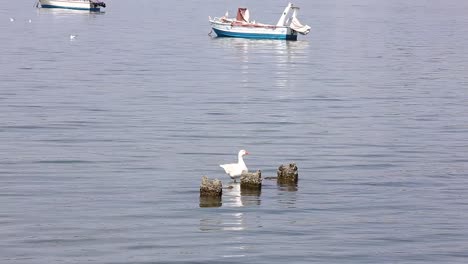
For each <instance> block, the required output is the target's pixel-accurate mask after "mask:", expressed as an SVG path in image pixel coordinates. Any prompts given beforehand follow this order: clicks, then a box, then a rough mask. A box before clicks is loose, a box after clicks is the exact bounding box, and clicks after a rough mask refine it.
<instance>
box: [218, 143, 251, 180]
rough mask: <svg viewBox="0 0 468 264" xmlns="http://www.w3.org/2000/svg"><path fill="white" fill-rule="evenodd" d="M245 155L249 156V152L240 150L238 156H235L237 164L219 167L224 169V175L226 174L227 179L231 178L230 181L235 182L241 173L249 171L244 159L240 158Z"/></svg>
mask: <svg viewBox="0 0 468 264" xmlns="http://www.w3.org/2000/svg"><path fill="white" fill-rule="evenodd" d="M245 155H249V152H247V151H246V150H243V149H241V150H240V151H239V154H238V155H237V158H238V161H237V163H230V164H222V165H219V166H220V167H221V168H223V169H224V171H225V172H226V174H228V175H229V177H231V179H233V180H234V182H235V181H236V179H237V178H239V177H240V176H241V174H242V173H243V172H248V171H249V169H247V166H246V165H245V162H244V159H243V158H242V157H243V156H245Z"/></svg>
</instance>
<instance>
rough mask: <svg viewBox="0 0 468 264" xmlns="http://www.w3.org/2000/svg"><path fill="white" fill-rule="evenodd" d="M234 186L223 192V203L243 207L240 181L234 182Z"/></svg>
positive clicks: (232, 184) (228, 205)
mask: <svg viewBox="0 0 468 264" xmlns="http://www.w3.org/2000/svg"><path fill="white" fill-rule="evenodd" d="M230 186H231V187H232V188H230V189H225V190H224V192H223V204H224V206H227V207H241V206H244V204H243V203H242V198H241V189H240V183H238V182H232V183H231V184H230Z"/></svg>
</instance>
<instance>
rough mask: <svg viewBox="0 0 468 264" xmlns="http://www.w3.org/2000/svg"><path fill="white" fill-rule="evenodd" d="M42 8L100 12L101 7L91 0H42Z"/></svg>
mask: <svg viewBox="0 0 468 264" xmlns="http://www.w3.org/2000/svg"><path fill="white" fill-rule="evenodd" d="M39 3H40V4H41V7H42V8H65V9H73V10H89V11H100V10H101V9H100V7H99V6H95V5H94V4H93V3H91V2H90V1H89V0H40V1H39Z"/></svg>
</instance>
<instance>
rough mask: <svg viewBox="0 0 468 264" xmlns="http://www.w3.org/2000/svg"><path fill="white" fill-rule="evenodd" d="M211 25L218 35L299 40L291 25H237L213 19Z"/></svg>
mask: <svg viewBox="0 0 468 264" xmlns="http://www.w3.org/2000/svg"><path fill="white" fill-rule="evenodd" d="M211 27H212V29H213V31H214V32H215V33H216V35H217V36H218V37H231V38H251V39H282V40H297V33H296V32H294V31H292V30H291V29H290V28H289V27H275V26H264V27H262V26H235V25H232V24H229V23H217V22H215V21H211Z"/></svg>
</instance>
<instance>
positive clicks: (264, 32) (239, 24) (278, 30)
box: [208, 3, 310, 40]
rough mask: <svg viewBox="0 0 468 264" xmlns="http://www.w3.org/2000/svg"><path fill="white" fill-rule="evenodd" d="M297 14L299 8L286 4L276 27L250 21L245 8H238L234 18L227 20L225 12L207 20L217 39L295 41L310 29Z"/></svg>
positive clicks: (248, 13)
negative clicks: (220, 15)
mask: <svg viewBox="0 0 468 264" xmlns="http://www.w3.org/2000/svg"><path fill="white" fill-rule="evenodd" d="M291 11H292V14H290V12H291ZM298 12H299V7H297V6H294V5H293V4H291V3H288V5H287V6H286V8H285V9H284V11H283V13H282V14H281V17H280V19H279V20H278V23H276V25H270V24H262V23H258V22H255V21H251V20H250V12H249V10H248V9H247V8H239V9H238V10H237V16H236V18H229V17H228V13H227V12H226V15H224V16H222V17H215V18H213V19H212V18H211V17H208V20H209V21H210V23H211V28H212V29H213V31H214V32H215V33H216V35H217V36H218V37H237V38H256V39H286V40H297V34H298V33H300V34H303V35H306V34H308V33H309V32H310V27H309V26H307V25H302V24H301V22H299V20H298V19H297V14H298Z"/></svg>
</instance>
